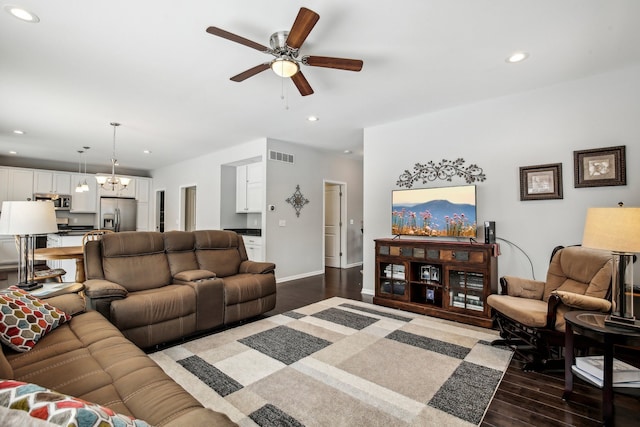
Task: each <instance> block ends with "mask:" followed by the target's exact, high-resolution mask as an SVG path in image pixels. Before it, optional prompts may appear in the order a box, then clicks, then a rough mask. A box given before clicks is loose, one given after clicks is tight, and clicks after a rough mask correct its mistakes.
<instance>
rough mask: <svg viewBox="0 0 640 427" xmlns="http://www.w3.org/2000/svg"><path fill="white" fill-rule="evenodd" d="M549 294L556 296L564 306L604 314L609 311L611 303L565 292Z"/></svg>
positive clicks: (602, 299)
mask: <svg viewBox="0 0 640 427" xmlns="http://www.w3.org/2000/svg"><path fill="white" fill-rule="evenodd" d="M551 294H552V295H557V296H558V298H560V301H562V303H563V304H564V305H566V306H569V307H571V308H575V309H578V310H587V311H601V312H604V313H608V312H609V311H611V301H609V300H606V299H604V298H596V297H590V296H587V295H581V294H575V293H573V292H566V291H553V292H552V293H551Z"/></svg>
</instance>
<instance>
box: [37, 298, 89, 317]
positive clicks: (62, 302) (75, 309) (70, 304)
mask: <svg viewBox="0 0 640 427" xmlns="http://www.w3.org/2000/svg"><path fill="white" fill-rule="evenodd" d="M45 302H46V303H47V304H50V305H52V306H54V307H55V308H58V309H60V310H62V311H64V312H65V313H67V314H69V315H71V316H75V315H76V314H80V313H82V312H83V311H84V299H83V298H82V297H81V296H80V295H79V294H65V295H58V296H57V297H51V298H47V299H46V300H45Z"/></svg>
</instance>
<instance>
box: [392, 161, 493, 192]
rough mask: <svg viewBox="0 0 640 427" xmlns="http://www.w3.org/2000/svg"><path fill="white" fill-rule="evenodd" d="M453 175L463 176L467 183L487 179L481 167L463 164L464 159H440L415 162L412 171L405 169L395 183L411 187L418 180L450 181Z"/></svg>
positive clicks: (424, 181)
mask: <svg viewBox="0 0 640 427" xmlns="http://www.w3.org/2000/svg"><path fill="white" fill-rule="evenodd" d="M454 176H459V177H461V178H464V179H465V181H467V183H468V184H471V183H472V182H474V181H484V180H485V179H487V178H486V176H485V175H484V173H483V172H482V168H480V167H478V166H477V165H475V164H470V165H469V166H464V159H461V158H460V159H456V160H445V159H442V161H441V162H440V163H438V164H435V163H434V162H433V161H429V162H428V163H427V164H422V163H416V164H415V166H414V167H413V172H410V171H409V170H405V171H404V173H403V174H402V175H400V177H398V181H397V182H396V185H398V186H399V187H407V188H411V187H413V184H415V182H416V181H418V180H422V183H423V184H426V183H427V182H428V181H435V180H436V179H441V180H443V181H451V179H452V178H453V177H454Z"/></svg>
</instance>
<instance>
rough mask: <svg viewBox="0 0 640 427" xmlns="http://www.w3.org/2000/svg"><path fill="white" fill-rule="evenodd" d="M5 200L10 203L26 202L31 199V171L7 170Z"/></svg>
mask: <svg viewBox="0 0 640 427" xmlns="http://www.w3.org/2000/svg"><path fill="white" fill-rule="evenodd" d="M7 171H8V176H7V198H6V200H10V201H26V200H31V199H32V198H33V170H31V169H18V168H16V169H13V168H9V169H7Z"/></svg>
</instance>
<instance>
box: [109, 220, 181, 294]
mask: <svg viewBox="0 0 640 427" xmlns="http://www.w3.org/2000/svg"><path fill="white" fill-rule="evenodd" d="M100 244H101V245H102V268H103V271H104V278H105V279H106V280H109V281H111V282H114V283H117V284H119V285H122V286H123V287H124V288H126V289H127V290H128V291H130V292H131V291H141V290H144V289H151V288H157V287H159V286H164V285H168V284H169V283H171V270H170V269H169V262H168V260H167V257H166V255H165V253H164V241H163V239H162V233H157V232H137V231H125V232H121V233H112V234H106V235H104V236H103V237H102V239H100Z"/></svg>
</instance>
